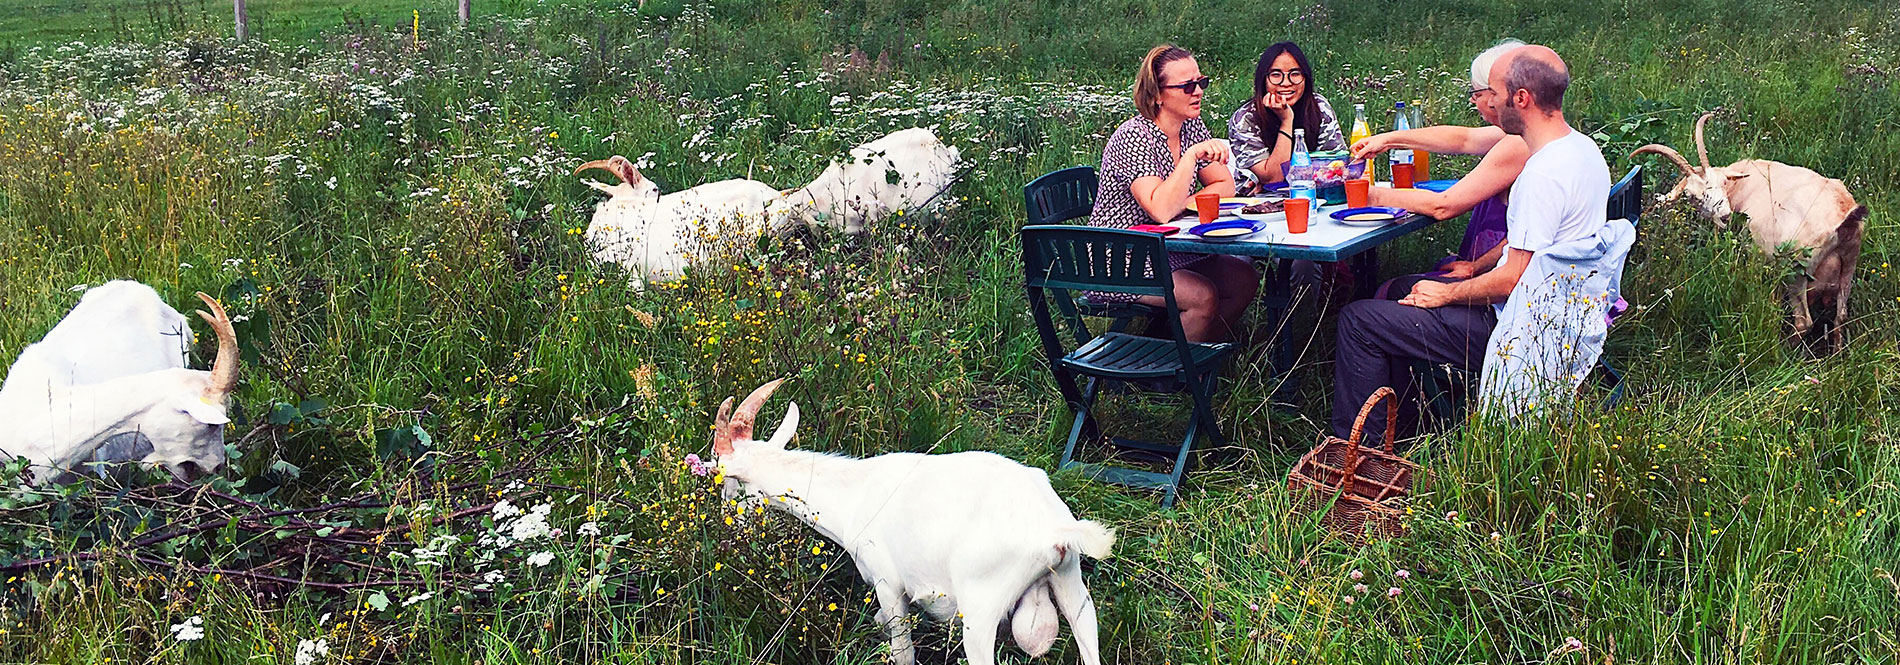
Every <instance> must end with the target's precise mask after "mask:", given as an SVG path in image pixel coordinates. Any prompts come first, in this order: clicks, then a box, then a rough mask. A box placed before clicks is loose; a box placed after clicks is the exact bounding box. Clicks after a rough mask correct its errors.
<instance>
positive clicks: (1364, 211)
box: [1331, 206, 1411, 226]
mask: <svg viewBox="0 0 1900 665" xmlns="http://www.w3.org/2000/svg"><path fill="white" fill-rule="evenodd" d="M1409 214H1411V213H1410V212H1407V211H1406V210H1405V209H1404V208H1390V207H1385V206H1370V207H1365V208H1347V209H1345V210H1338V211H1334V212H1333V214H1332V215H1331V217H1332V218H1333V219H1334V220H1335V221H1337V222H1339V223H1341V224H1345V225H1347V226H1384V225H1386V224H1391V223H1393V222H1396V221H1399V220H1401V219H1404V218H1405V216H1406V215H1409Z"/></svg>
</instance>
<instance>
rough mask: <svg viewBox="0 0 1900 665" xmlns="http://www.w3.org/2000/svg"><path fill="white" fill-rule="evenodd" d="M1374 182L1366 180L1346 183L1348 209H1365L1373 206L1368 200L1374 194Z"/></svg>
mask: <svg viewBox="0 0 1900 665" xmlns="http://www.w3.org/2000/svg"><path fill="white" fill-rule="evenodd" d="M1371 192H1372V181H1371V180H1367V179H1365V178H1360V179H1357V180H1347V181H1346V207H1348V208H1364V207H1366V206H1369V205H1372V202H1371V201H1370V200H1368V199H1370V198H1371V196H1372V194H1371Z"/></svg>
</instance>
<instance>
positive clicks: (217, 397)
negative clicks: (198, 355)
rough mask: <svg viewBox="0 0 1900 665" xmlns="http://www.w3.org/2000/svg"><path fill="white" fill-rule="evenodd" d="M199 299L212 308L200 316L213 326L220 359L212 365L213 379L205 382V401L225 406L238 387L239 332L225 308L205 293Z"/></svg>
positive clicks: (199, 294) (199, 313)
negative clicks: (232, 392)
mask: <svg viewBox="0 0 1900 665" xmlns="http://www.w3.org/2000/svg"><path fill="white" fill-rule="evenodd" d="M198 299H199V300H203V301H204V303H205V306H207V307H210V308H211V313H210V314H206V313H205V312H204V311H202V310H200V311H199V312H198V316H201V317H204V320H205V323H209V324H211V330H212V331H213V332H215V333H217V335H218V359H217V360H215V361H213V362H212V363H211V379H210V380H209V381H206V382H205V390H204V400H205V401H206V402H211V403H214V404H223V403H224V398H225V396H226V395H229V394H231V390H232V389H234V388H236V387H237V368H238V347H237V330H236V329H234V328H232V327H231V317H230V316H229V315H227V314H225V313H224V306H223V305H220V304H218V301H217V300H214V299H212V298H211V296H208V295H205V294H204V293H203V292H199V293H198Z"/></svg>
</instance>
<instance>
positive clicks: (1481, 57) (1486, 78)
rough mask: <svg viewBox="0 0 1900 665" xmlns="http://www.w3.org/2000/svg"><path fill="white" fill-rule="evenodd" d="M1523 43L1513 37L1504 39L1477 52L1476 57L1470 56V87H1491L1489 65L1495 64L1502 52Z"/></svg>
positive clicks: (1504, 52) (1507, 51)
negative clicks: (1481, 51)
mask: <svg viewBox="0 0 1900 665" xmlns="http://www.w3.org/2000/svg"><path fill="white" fill-rule="evenodd" d="M1523 45H1524V42H1521V41H1518V40H1515V39H1505V40H1503V41H1500V42H1498V43H1497V44H1495V45H1492V47H1491V48H1488V49H1485V50H1484V52H1483V53H1479V54H1478V57H1475V58H1472V59H1471V87H1474V88H1489V87H1491V65H1494V64H1497V62H1498V58H1502V57H1504V54H1506V53H1509V52H1511V50H1512V49H1515V48H1517V47H1519V46H1523Z"/></svg>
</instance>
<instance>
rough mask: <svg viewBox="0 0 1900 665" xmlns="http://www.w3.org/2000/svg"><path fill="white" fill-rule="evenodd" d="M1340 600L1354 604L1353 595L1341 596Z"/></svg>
mask: <svg viewBox="0 0 1900 665" xmlns="http://www.w3.org/2000/svg"><path fill="white" fill-rule="evenodd" d="M1339 602H1342V603H1345V604H1347V605H1351V604H1353V597H1352V596H1340V597H1339Z"/></svg>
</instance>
